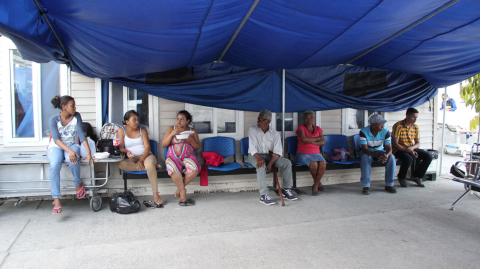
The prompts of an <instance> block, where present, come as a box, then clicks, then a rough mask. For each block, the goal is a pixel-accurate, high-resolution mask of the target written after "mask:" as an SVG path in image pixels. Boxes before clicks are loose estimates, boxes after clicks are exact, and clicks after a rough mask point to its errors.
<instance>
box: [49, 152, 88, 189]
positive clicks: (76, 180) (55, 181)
mask: <svg viewBox="0 0 480 269" xmlns="http://www.w3.org/2000/svg"><path fill="white" fill-rule="evenodd" d="M69 148H70V149H71V150H73V151H75V152H76V153H77V154H78V156H80V147H79V146H77V145H72V146H70V147H69ZM47 157H48V161H49V162H50V188H51V190H52V197H53V198H60V196H61V194H60V169H61V168H62V163H63V160H65V161H66V162H67V164H68V167H69V168H70V171H72V174H73V184H75V186H80V184H82V180H81V179H80V157H79V158H77V163H76V164H73V163H71V162H70V158H68V153H67V152H66V151H64V150H63V149H61V148H58V147H51V148H49V149H48V150H47Z"/></svg>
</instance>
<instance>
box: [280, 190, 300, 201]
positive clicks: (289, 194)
mask: <svg viewBox="0 0 480 269" xmlns="http://www.w3.org/2000/svg"><path fill="white" fill-rule="evenodd" d="M282 196H283V198H285V199H287V200H290V201H295V200H298V198H297V197H295V196H293V194H292V192H291V191H290V189H283V190H282Z"/></svg>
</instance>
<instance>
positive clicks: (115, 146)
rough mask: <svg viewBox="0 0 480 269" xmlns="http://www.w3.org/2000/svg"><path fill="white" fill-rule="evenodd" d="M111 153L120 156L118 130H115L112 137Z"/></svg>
mask: <svg viewBox="0 0 480 269" xmlns="http://www.w3.org/2000/svg"><path fill="white" fill-rule="evenodd" d="M113 155H115V156H120V139H118V130H117V131H115V138H114V139H113Z"/></svg>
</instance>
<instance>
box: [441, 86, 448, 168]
mask: <svg viewBox="0 0 480 269" xmlns="http://www.w3.org/2000/svg"><path fill="white" fill-rule="evenodd" d="M444 90H445V93H444V96H445V98H443V127H442V152H441V155H440V156H441V158H440V176H441V175H442V165H443V155H444V147H445V124H446V123H445V114H446V113H445V111H447V87H445V88H444Z"/></svg>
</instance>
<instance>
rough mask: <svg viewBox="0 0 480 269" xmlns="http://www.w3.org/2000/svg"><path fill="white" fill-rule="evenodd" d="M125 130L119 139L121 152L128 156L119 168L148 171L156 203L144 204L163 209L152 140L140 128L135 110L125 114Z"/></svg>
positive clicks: (119, 134)
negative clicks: (151, 144) (152, 150)
mask: <svg viewBox="0 0 480 269" xmlns="http://www.w3.org/2000/svg"><path fill="white" fill-rule="evenodd" d="M123 118H124V124H125V126H124V127H123V129H119V130H118V139H119V140H120V152H123V153H125V154H126V155H127V157H128V159H125V160H123V161H121V162H119V163H118V167H119V168H120V169H122V170H125V171H147V176H148V180H150V184H151V185H152V192H153V198H154V201H153V202H152V201H144V202H143V204H144V205H145V206H147V207H151V208H162V207H163V201H162V198H161V197H160V195H159V194H158V181H157V168H160V165H159V164H158V163H157V158H155V155H153V154H152V153H151V152H150V150H151V149H150V140H149V138H148V133H147V130H145V129H144V128H139V126H138V113H137V112H135V110H129V111H127V113H125V116H124V117H123Z"/></svg>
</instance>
